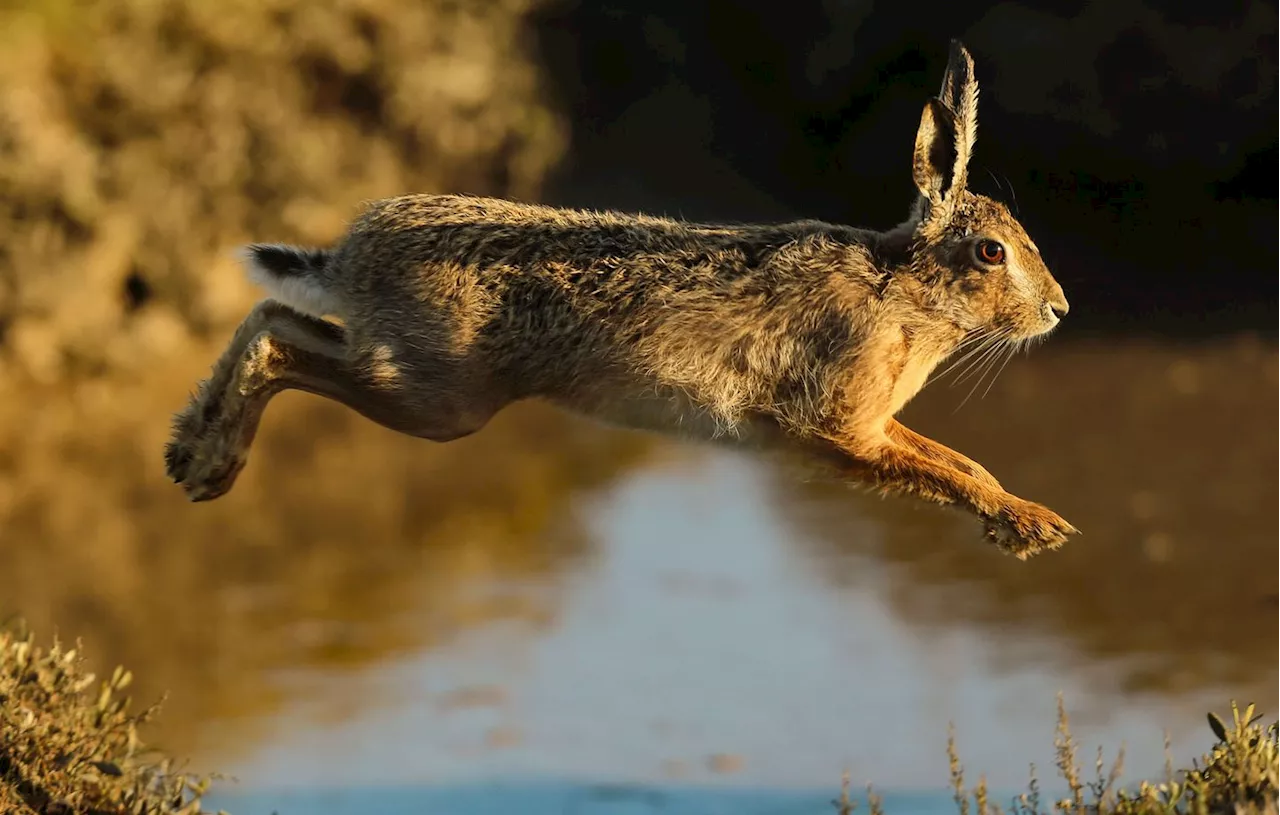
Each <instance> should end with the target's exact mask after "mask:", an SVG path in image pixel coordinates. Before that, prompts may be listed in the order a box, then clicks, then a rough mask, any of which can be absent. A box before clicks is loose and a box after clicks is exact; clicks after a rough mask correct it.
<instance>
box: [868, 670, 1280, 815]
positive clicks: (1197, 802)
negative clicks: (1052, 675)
mask: <svg viewBox="0 0 1280 815" xmlns="http://www.w3.org/2000/svg"><path fill="white" fill-rule="evenodd" d="M1208 718H1209V726H1210V729H1211V730H1212V731H1213V734H1214V737H1215V738H1216V739H1217V741H1216V742H1215V743H1214V745H1213V747H1212V748H1211V749H1210V751H1209V752H1208V753H1205V754H1204V755H1203V756H1201V757H1200V758H1199V759H1197V760H1195V761H1193V762H1192V766H1191V768H1190V769H1184V770H1179V771H1176V772H1175V771H1174V769H1173V765H1172V761H1171V760H1170V759H1166V770H1165V778H1164V780H1163V781H1162V782H1158V783H1153V782H1149V781H1142V782H1140V783H1139V784H1138V786H1137V787H1129V788H1126V787H1124V786H1121V784H1120V777H1121V774H1122V773H1123V771H1124V750H1123V749H1120V750H1119V751H1118V753H1117V755H1116V758H1115V759H1114V760H1113V761H1112V762H1110V764H1108V763H1107V762H1106V761H1104V759H1103V752H1102V748H1101V747H1099V748H1098V752H1097V758H1096V759H1095V761H1094V764H1093V768H1092V769H1093V773H1092V777H1090V776H1089V775H1088V774H1087V770H1086V768H1085V767H1082V766H1081V765H1080V762H1079V759H1078V758H1077V747H1078V745H1077V743H1076V741H1075V738H1074V737H1073V736H1072V735H1071V720H1070V718H1069V717H1068V716H1067V710H1066V707H1065V706H1064V705H1063V702H1062V696H1061V695H1059V696H1058V727H1057V733H1056V734H1055V737H1054V747H1055V750H1056V760H1055V764H1056V765H1057V770H1058V776H1059V777H1060V778H1061V779H1062V781H1064V782H1065V784H1066V787H1067V790H1068V792H1069V795H1068V797H1064V798H1061V799H1059V800H1057V801H1053V802H1051V804H1050V806H1049V808H1046V807H1045V802H1044V799H1043V796H1042V795H1041V792H1040V781H1039V779H1038V777H1037V775H1036V768H1035V765H1032V766H1031V780H1030V782H1029V784H1028V789H1027V792H1025V793H1023V794H1021V795H1019V796H1018V797H1017V798H1015V799H1014V800H1013V801H1012V802H1011V803H1010V806H1009V809H1008V810H1007V811H1008V813H1009V815H1048V813H1049V812H1050V811H1052V812H1055V813H1063V814H1064V815H1086V814H1087V813H1099V815H1101V814H1103V813H1105V814H1107V815H1157V813H1168V814H1172V813H1188V814H1190V813H1194V815H1221V814H1222V813H1246V812H1250V813H1252V812H1256V813H1267V814H1268V815H1274V813H1276V812H1277V803H1276V796H1277V791H1278V790H1280V777H1278V774H1280V767H1278V762H1280V730H1278V729H1277V724H1276V723H1274V722H1273V723H1272V724H1270V725H1267V726H1266V727H1263V726H1262V725H1260V724H1259V721H1260V720H1261V719H1262V716H1261V715H1256V714H1255V712H1254V706H1253V705H1249V706H1248V707H1247V708H1245V709H1244V710H1243V711H1242V710H1240V709H1239V708H1238V707H1237V706H1236V704H1235V702H1232V703H1231V723H1230V724H1229V725H1228V724H1227V723H1225V722H1224V721H1223V720H1222V719H1221V718H1219V717H1218V716H1217V715H1216V714H1214V713H1210V714H1209V716H1208ZM947 755H948V757H949V758H950V760H951V786H952V790H953V791H954V794H955V800H956V805H957V807H958V809H959V811H960V815H970V812H971V811H972V813H973V815H1004V813H1005V812H1006V810H1005V809H1003V808H1002V807H1001V806H1000V805H999V804H994V803H992V802H991V801H990V799H989V797H988V790H987V785H986V781H985V779H983V778H979V779H978V783H977V784H976V785H975V786H974V787H973V788H972V789H969V788H968V787H967V785H966V784H965V780H964V767H963V765H961V763H960V757H959V753H958V752H957V750H956V743H955V737H954V734H952V735H950V736H949V737H948V739H947ZM1167 755H1168V744H1167V742H1166V756H1167ZM971 803H972V808H971ZM849 811H851V810H849ZM842 813H843V810H842Z"/></svg>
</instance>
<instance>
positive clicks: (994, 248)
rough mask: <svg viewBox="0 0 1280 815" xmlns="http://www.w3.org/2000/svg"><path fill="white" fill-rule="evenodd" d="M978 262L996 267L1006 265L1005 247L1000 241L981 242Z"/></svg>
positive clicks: (978, 248)
mask: <svg viewBox="0 0 1280 815" xmlns="http://www.w3.org/2000/svg"><path fill="white" fill-rule="evenodd" d="M977 255H978V260H980V261H982V262H983V263H990V264H992V265H996V264H999V263H1004V247H1003V246H1001V245H1000V243H999V242H998V241H979V242H978V246H977Z"/></svg>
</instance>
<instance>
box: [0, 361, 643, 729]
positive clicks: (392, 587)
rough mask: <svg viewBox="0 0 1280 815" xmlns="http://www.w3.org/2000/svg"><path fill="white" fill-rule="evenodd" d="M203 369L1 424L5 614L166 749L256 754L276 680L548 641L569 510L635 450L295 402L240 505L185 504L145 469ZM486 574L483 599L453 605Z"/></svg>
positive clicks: (544, 424)
mask: <svg viewBox="0 0 1280 815" xmlns="http://www.w3.org/2000/svg"><path fill="white" fill-rule="evenodd" d="M208 357H209V354H208V352H207V351H206V352H204V353H201V351H200V350H196V351H193V353H192V354H191V355H190V359H192V360H202V359H205V358H208ZM200 364H201V363H199V362H196V363H194V364H188V365H186V366H180V369H178V370H171V371H153V372H151V373H150V375H149V376H148V379H147V381H146V382H145V383H142V382H124V381H110V382H98V383H93V384H83V385H81V386H79V387H78V388H75V389H71V390H69V391H62V392H58V393H46V394H41V395H40V398H39V399H34V398H33V399H32V400H30V401H29V402H27V403H25V404H24V403H14V402H12V401H11V402H8V403H6V404H5V405H3V406H0V410H3V411H4V413H5V414H6V415H4V416H3V417H0V418H2V419H3V421H0V428H3V429H4V430H5V431H6V432H5V434H4V437H3V446H2V447H0V449H2V450H3V455H0V462H2V463H3V464H4V465H6V466H5V468H4V471H3V478H0V558H3V563H4V565H5V568H4V569H0V606H2V607H0V613H12V612H19V613H21V614H23V615H25V616H26V617H27V618H28V619H29V620H30V621H31V622H32V624H33V625H34V626H36V627H37V630H40V631H44V632H49V631H57V632H58V633H59V634H60V635H61V636H63V637H64V638H74V637H83V638H84V640H85V642H86V645H87V650H88V652H89V654H90V657H91V658H93V659H94V660H95V661H96V662H97V663H98V664H99V665H100V666H110V665H112V664H114V663H117V662H123V663H125V664H127V665H129V666H130V667H131V668H132V669H133V670H134V671H135V674H136V675H137V677H138V682H137V685H136V687H137V691H136V693H137V696H138V698H141V699H145V700H147V701H150V700H153V699H157V698H159V697H160V695H161V694H162V693H165V692H168V693H169V699H168V701H167V703H166V706H165V714H164V716H163V717H162V718H161V721H160V725H159V729H158V730H157V731H156V732H155V733H153V734H152V736H153V738H156V739H158V740H159V741H160V743H162V744H163V745H165V746H166V747H168V748H170V749H173V750H175V751H179V752H185V751H187V750H190V749H193V748H195V747H197V746H201V745H206V744H207V742H208V738H207V736H208V734H207V733H205V732H204V727H203V725H204V724H205V723H206V722H208V721H212V720H225V719H227V718H228V717H233V718H235V719H236V720H237V721H238V724H237V725H236V728H235V729H234V740H235V741H236V742H237V743H245V742H250V741H252V740H253V739H254V738H257V737H258V734H256V733H255V732H254V728H255V723H256V722H258V721H261V720H262V719H263V718H264V717H265V716H266V715H267V714H268V713H269V712H270V711H271V710H273V709H274V708H275V707H277V706H278V705H279V704H280V703H281V702H282V701H283V700H284V699H286V698H292V694H293V690H289V691H288V692H287V693H286V690H285V688H284V686H283V685H282V684H281V683H280V682H278V681H275V679H274V678H273V677H274V674H276V673H277V672H280V671H285V670H287V671H291V672H293V673H295V674H296V673H298V672H302V673H306V672H311V673H317V674H328V673H334V672H341V671H344V670H346V669H347V668H354V667H359V666H363V665H369V664H372V663H376V662H377V661H379V660H383V659H386V658H388V657H390V656H392V655H394V654H396V653H397V652H401V651H405V650H415V651H416V650H419V649H423V648H430V647H432V646H433V645H434V644H436V643H440V642H444V641H447V640H448V639H449V638H451V637H453V636H455V635H456V634H457V632H458V631H461V630H465V629H467V628H469V627H473V626H477V625H480V624H483V623H486V622H489V621H491V620H494V619H507V618H519V619H522V620H526V621H531V622H532V623H533V624H537V625H546V624H547V623H548V622H549V621H550V620H551V619H552V618H553V617H554V614H555V609H556V603H557V596H556V592H555V590H554V587H555V585H556V574H557V573H558V572H560V571H563V570H564V569H565V567H566V564H569V563H572V562H573V561H575V560H577V559H581V558H584V557H589V556H590V546H589V544H588V541H587V540H586V538H585V536H584V534H583V532H582V529H581V527H580V522H579V519H578V516H577V510H576V507H577V505H578V504H579V503H580V501H581V499H582V497H583V496H584V495H585V494H588V493H590V492H592V491H593V490H597V489H599V488H601V487H602V486H604V485H606V484H608V483H610V482H611V481H613V480H615V479H616V478H617V477H618V476H619V474H621V473H622V472H624V471H626V469H627V468H629V467H631V466H633V465H634V463H635V462H636V461H638V460H640V459H641V458H643V457H644V456H645V455H647V454H648V452H647V451H648V449H649V448H648V443H647V441H646V440H644V439H641V438H639V437H638V436H634V435H624V434H620V433H609V432H605V431H602V430H600V429H597V428H586V427H583V426H582V425H580V424H578V423H572V422H568V421H566V420H565V419H564V418H563V417H561V416H558V415H555V414H553V413H552V412H551V411H549V410H539V409H536V408H535V409H530V410H518V411H512V412H511V413H510V414H509V415H506V416H503V417H502V418H501V420H500V421H498V422H495V423H494V425H493V426H492V427H491V428H489V429H488V430H487V431H486V432H485V433H483V434H479V435H477V436H475V437H473V438H471V439H467V440H465V441H463V442H460V443H457V444H450V445H444V446H435V445H431V444H429V443H426V442H421V441H417V440H412V439H407V438H405V437H400V436H396V435H394V434H392V433H390V432H387V431H384V430H382V429H380V428H378V427H375V426H373V425H371V424H370V423H368V422H365V421H362V420H360V419H359V418H358V417H355V416H354V415H351V414H349V413H347V412H345V411H343V410H341V409H340V408H338V406H336V405H333V404H330V403H325V402H322V401H320V400H317V399H308V398H305V397H302V396H299V395H296V394H291V395H286V396H285V397H283V398H281V399H280V400H279V401H278V403H275V404H273V405H272V408H271V410H270V412H269V414H268V416H267V419H266V420H265V423H264V428H263V432H262V435H261V437H260V442H259V446H258V447H256V448H255V454H254V460H253V462H252V465H251V466H250V467H249V468H248V469H247V470H246V472H245V474H244V475H243V480H242V483H240V484H238V486H237V489H236V490H234V491H233V492H232V493H231V494H230V495H228V496H227V497H226V499H225V500H221V501H217V502H213V503H210V504H206V505H198V506H197V505H191V504H188V503H187V502H186V501H185V500H184V498H183V497H182V495H181V492H180V491H178V490H176V489H175V488H173V486H172V485H171V484H169V483H167V482H166V481H165V478H164V476H163V473H162V471H161V467H160V459H159V457H158V454H157V451H158V450H160V449H161V447H162V444H163V440H164V438H165V435H166V433H167V424H168V417H169V414H170V412H171V411H172V410H173V409H174V407H175V404H180V402H181V400H182V399H183V398H184V392H185V388H186V387H187V386H188V384H189V383H190V382H192V381H194V379H195V377H197V376H198V375H200V374H201V373H202V371H201V370H199V369H198V367H197V366H198V365H200ZM481 577H482V578H483V579H484V580H483V582H484V583H485V586H486V588H487V590H486V591H485V592H484V593H479V594H477V593H468V592H466V591H463V590H461V589H460V588H459V587H462V586H469V585H471V584H473V583H474V582H475V581H476V580H477V579H478V578H481ZM509 583H520V584H522V585H523V584H537V585H538V586H540V587H541V590H539V591H536V592H528V591H522V592H513V591H504V590H502V587H503V586H504V585H506V584H509ZM406 615H408V616H406Z"/></svg>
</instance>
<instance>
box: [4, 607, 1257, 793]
mask: <svg viewBox="0 0 1280 815" xmlns="http://www.w3.org/2000/svg"><path fill="white" fill-rule="evenodd" d="M130 681H131V675H130V674H129V672H127V671H125V670H123V669H121V668H116V669H115V671H114V672H113V673H112V674H111V675H110V677H109V678H107V679H106V680H103V681H99V680H97V679H96V678H95V677H94V675H93V674H92V673H89V672H88V670H87V669H86V667H85V664H84V660H83V657H81V655H80V654H79V652H78V650H65V649H64V648H62V647H61V646H60V645H58V644H56V643H55V644H54V645H53V646H52V647H49V648H43V647H41V646H39V645H37V644H36V642H35V639H34V637H33V636H32V634H31V633H30V632H29V631H28V630H27V629H26V627H25V626H24V625H21V624H19V625H11V626H9V627H7V628H6V629H5V630H3V631H0V812H4V813H31V815H55V813H56V815H78V814H79V813H85V814H86V815H88V814H89V813H93V814H94V815H161V813H175V814H176V813H181V815H197V813H200V812H202V810H201V807H200V797H201V795H202V794H203V793H204V792H205V791H206V790H207V789H208V784H209V780H208V779H204V778H197V777H194V776H191V775H189V774H187V773H185V772H183V771H182V770H181V768H180V767H177V766H176V765H175V764H174V762H173V761H172V760H171V759H169V758H167V757H165V756H163V755H160V754H157V753H154V752H151V751H148V750H147V749H146V748H145V747H144V745H143V744H142V742H141V740H140V738H139V735H138V726H139V725H140V724H142V723H143V722H145V721H146V720H147V719H148V718H150V716H151V715H152V714H153V713H154V712H155V708H148V709H146V710H144V711H142V712H141V713H134V712H132V711H131V708H130V700H129V698H128V697H124V696H122V694H121V692H122V691H124V690H125V689H126V688H127V687H128V686H129V685H130ZM1231 713H1232V718H1231V721H1230V722H1229V723H1228V722H1224V721H1223V720H1222V719H1221V718H1219V717H1218V716H1216V715H1214V714H1212V713H1211V714H1209V725H1210V728H1211V729H1212V731H1213V735H1214V737H1215V739H1216V741H1215V743H1214V745H1213V747H1212V748H1211V750H1210V751H1209V752H1208V753H1206V754H1205V755H1204V756H1202V757H1201V758H1200V759H1199V760H1197V761H1196V762H1194V763H1193V766H1192V767H1191V768H1190V769H1185V770H1181V771H1177V772H1175V771H1174V770H1173V769H1172V766H1170V768H1169V770H1168V772H1167V777H1166V778H1165V779H1164V781H1163V782H1159V783H1149V782H1142V783H1140V784H1139V785H1138V786H1136V787H1134V786H1124V785H1122V784H1121V783H1120V780H1121V779H1120V776H1121V772H1122V769H1123V752H1121V753H1120V755H1119V756H1118V757H1117V758H1116V760H1115V761H1114V762H1113V763H1112V764H1111V765H1110V766H1109V767H1108V765H1106V764H1105V763H1104V762H1103V757H1102V751H1101V750H1099V752H1098V759H1097V762H1096V763H1095V767H1094V775H1093V776H1092V777H1090V776H1089V775H1087V774H1086V772H1085V770H1084V769H1083V768H1082V767H1081V766H1080V764H1079V761H1078V759H1077V755H1076V754H1077V745H1076V743H1075V741H1074V739H1073V737H1072V735H1071V730H1070V722H1069V720H1068V718H1067V714H1066V710H1065V708H1064V707H1063V704H1062V700H1061V698H1059V700H1058V732H1057V737H1056V739H1055V746H1056V747H1057V769H1058V773H1059V775H1060V777H1061V778H1062V780H1063V781H1064V782H1065V785H1066V788H1067V790H1068V791H1069V795H1068V797H1065V798H1063V799H1061V800H1057V801H1044V800H1042V795H1041V792H1040V789H1041V788H1040V783H1039V781H1038V780H1037V778H1036V775H1035V768H1034V767H1032V771H1031V772H1032V777H1031V783H1030V787H1029V791H1028V792H1027V793H1024V794H1023V795H1021V796H1019V797H1018V798H1017V799H1015V800H1014V801H1012V802H1011V804H1010V806H1009V808H1008V810H1007V811H1008V812H1009V813H1011V815H1043V814H1044V813H1047V812H1048V811H1049V810H1050V809H1052V810H1053V811H1054V812H1058V813H1064V815H1065V814H1066V813H1071V815H1076V814H1077V813H1080V814H1081V815H1083V813H1114V815H1147V814H1148V813H1150V815H1156V813H1166V814H1171V813H1189V814H1190V813H1197V815H1220V814H1221V815H1225V814H1226V813H1244V812H1258V813H1268V815H1270V814H1271V813H1275V812H1276V811H1277V810H1276V795H1277V790H1280V781H1278V778H1277V773H1278V772H1280V767H1278V766H1277V761H1278V757H1280V732H1278V730H1277V725H1276V724H1275V723H1272V724H1271V725H1269V726H1266V727H1263V726H1262V725H1261V724H1259V721H1260V720H1261V718H1262V717H1261V716H1259V715H1254V708H1253V706H1252V705H1250V706H1249V707H1248V708H1247V709H1245V710H1244V711H1241V710H1239V709H1238V708H1236V706H1235V705H1234V704H1233V705H1232V710H1231ZM948 752H949V754H950V756H951V784H952V789H953V790H954V793H955V800H956V804H957V806H958V808H959V811H960V815H970V813H971V812H972V813H974V815H1001V813H1003V812H1005V811H1006V810H1005V809H1004V808H1002V807H1001V806H999V805H998V804H996V803H995V802H993V801H991V800H990V798H989V795H988V790H987V787H986V783H985V781H983V780H981V779H979V781H978V783H977V785H976V786H975V787H974V788H973V789H972V790H970V789H969V788H968V787H967V786H966V783H965V776H964V769H963V767H962V766H961V765H960V760H959V757H958V755H957V752H956V747H955V741H954V739H950V740H949V741H948ZM868 792H869V796H868V800H869V804H870V808H871V811H872V812H873V813H876V812H880V811H881V804H880V802H879V799H878V798H877V797H876V796H875V795H874V793H871V792H870V790H869V791H868ZM836 805H837V809H838V810H839V812H840V813H841V815H849V813H851V812H853V809H854V806H855V805H854V802H853V801H852V799H851V798H850V796H849V790H848V780H847V779H846V780H845V786H844V789H843V791H842V795H841V798H840V800H839V801H837V802H836Z"/></svg>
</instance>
